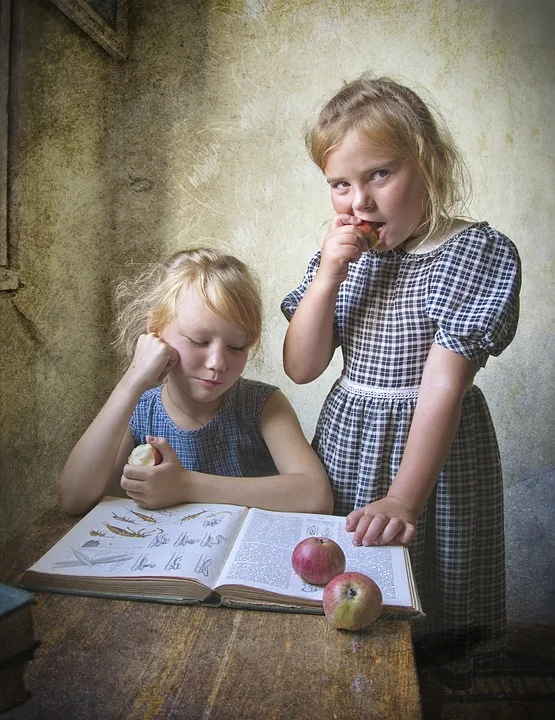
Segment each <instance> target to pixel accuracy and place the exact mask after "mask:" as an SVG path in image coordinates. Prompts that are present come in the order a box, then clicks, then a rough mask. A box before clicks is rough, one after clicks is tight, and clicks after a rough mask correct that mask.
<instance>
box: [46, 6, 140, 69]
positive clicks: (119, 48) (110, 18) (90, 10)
mask: <svg viewBox="0 0 555 720" xmlns="http://www.w3.org/2000/svg"><path fill="white" fill-rule="evenodd" d="M51 2H52V3H53V4H54V5H56V7H58V8H59V9H60V10H61V11H62V12H63V13H64V15H67V17H68V18H70V19H71V20H73V22H74V23H75V24H76V25H78V26H79V27H80V28H81V30H83V31H84V32H85V33H87V35H88V36H89V37H91V38H92V39H93V40H94V41H95V42H96V43H98V44H99V45H100V46H101V47H103V48H104V50H106V52H108V53H109V54H110V55H112V57H114V58H117V59H118V60H125V58H126V57H127V55H128V0H51Z"/></svg>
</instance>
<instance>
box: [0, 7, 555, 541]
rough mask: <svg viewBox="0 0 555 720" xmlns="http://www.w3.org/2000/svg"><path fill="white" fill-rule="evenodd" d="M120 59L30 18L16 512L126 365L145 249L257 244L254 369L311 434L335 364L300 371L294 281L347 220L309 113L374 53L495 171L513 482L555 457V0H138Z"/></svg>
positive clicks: (8, 468) (378, 65) (489, 376)
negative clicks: (330, 229)
mask: <svg viewBox="0 0 555 720" xmlns="http://www.w3.org/2000/svg"><path fill="white" fill-rule="evenodd" d="M131 4H132V15H131V28H130V29H131V53H130V57H129V59H128V60H127V61H125V62H122V63H120V62H118V61H115V60H113V59H112V58H110V57H109V56H108V55H107V54H106V53H105V52H104V51H103V50H102V49H101V48H99V47H98V46H96V45H95V44H94V43H93V42H92V41H91V40H90V39H89V38H88V37H87V36H85V34H84V33H82V32H81V31H80V30H79V29H78V28H76V27H75V26H74V25H73V24H72V23H71V22H70V21H69V20H67V19H66V18H65V17H64V16H63V15H62V14H61V13H60V11H59V10H58V9H57V8H56V7H54V6H53V5H52V4H51V3H49V2H48V1H47V0H28V1H27V2H25V3H24V6H25V10H24V17H23V28H24V36H23V48H22V52H23V78H22V87H21V153H20V169H19V178H18V184H17V189H18V197H17V211H18V217H19V225H20V229H19V247H18V257H17V261H18V265H19V269H20V276H21V280H22V287H21V289H20V290H19V291H18V292H17V293H16V294H15V295H4V296H0V312H1V317H2V322H1V325H0V342H1V343H2V348H3V350H2V355H1V358H0V369H1V373H2V424H1V437H0V448H1V452H2V476H3V477H2V527H3V528H4V530H5V531H6V530H8V529H9V527H10V524H11V523H12V522H16V521H19V519H20V518H21V517H22V516H23V513H24V508H25V507H27V505H28V506H29V508H30V514H31V515H32V513H33V512H36V511H37V510H38V509H39V508H40V507H41V506H43V505H44V504H45V503H47V502H50V501H52V499H53V493H54V484H55V479H56V477H57V474H58V473H59V471H60V469H61V467H62V465H63V462H64V460H65V458H66V456H67V454H68V452H69V450H70V448H71V446H72V444H73V443H74V442H75V440H76V439H77V437H78V436H79V434H80V433H81V432H82V431H83V429H84V428H85V427H86V425H87V424H88V422H89V421H90V420H91V419H92V417H93V416H94V414H95V413H96V412H97V410H98V409H99V407H100V404H101V403H102V401H103V399H104V398H105V397H106V393H107V392H108V390H109V388H110V386H111V385H112V383H113V382H114V377H115V374H114V373H115V369H114V362H113V356H112V353H111V351H110V348H109V345H108V337H107V330H108V324H109V321H110V319H111V293H112V289H113V285H114V283H115V282H116V281H117V280H118V278H120V277H121V276H122V274H123V273H125V272H127V270H128V265H127V264H128V263H129V262H131V261H132V262H134V263H137V262H143V261H145V260H146V259H148V258H150V257H151V256H152V255H154V254H156V255H158V254H159V253H162V254H164V253H166V252H168V251H172V250H174V249H177V248H178V247H179V246H181V245H182V244H186V243H191V242H195V243H196V242H206V243H213V244H215V245H217V246H218V247H223V248H225V249H226V250H228V251H230V252H233V253H235V254H237V255H239V256H240V257H242V258H244V259H246V260H249V261H250V262H251V263H252V265H253V266H254V268H255V269H256V270H257V272H258V274H259V275H260V277H261V278H262V279H263V284H264V300H265V314H266V321H267V331H266V334H265V342H264V348H263V352H262V353H261V354H260V356H259V357H258V358H257V359H256V360H255V362H254V363H253V364H252V365H251V368H250V371H249V373H250V375H252V376H255V377H260V378H263V379H265V380H268V381H270V382H275V383H277V384H279V385H280V386H281V387H282V388H283V389H284V391H285V392H286V393H287V394H288V395H289V396H290V398H291V399H292V400H293V402H294V404H295V406H296V407H297V409H298V412H299V414H300V417H301V420H302V423H303V426H304V428H305V430H306V433H307V435H308V436H311V434H312V431H313V429H314V426H315V423H316V417H317V413H318V410H319V407H320V405H321V402H322V401H323V399H324V396H325V393H326V391H327V389H328V388H329V386H330V384H331V382H332V380H333V378H334V377H335V375H336V374H337V373H338V372H339V369H340V364H339V360H337V361H336V362H334V364H333V367H331V368H330V369H329V370H328V371H327V372H326V374H325V376H324V377H322V378H321V379H320V380H319V381H317V382H315V383H313V384H311V385H309V386H305V387H296V386H294V385H293V384H292V383H290V382H289V381H288V380H287V379H286V378H285V376H284V374H283V371H282V367H281V345H282V339H283V334H284V332H285V329H286V323H285V320H284V319H283V318H282V317H281V315H280V312H279V303H280V301H281V299H282V297H283V296H284V295H285V294H286V293H287V292H288V291H289V290H290V289H291V288H292V287H293V286H294V285H295V284H296V283H297V282H298V280H299V278H300V277H301V275H302V273H303V270H304V267H305V265H306V262H307V260H308V258H309V257H310V255H311V254H312V253H313V252H314V250H315V249H316V248H317V247H318V244H319V242H320V240H321V238H322V235H323V228H322V226H323V224H324V223H325V222H326V221H327V220H328V219H329V218H330V215H331V211H330V202H329V198H328V195H327V190H326V186H325V183H324V181H323V179H322V178H321V176H320V174H319V172H318V171H317V170H316V169H315V168H313V167H312V166H311V164H310V162H309V161H308V159H307V157H306V156H305V151H304V146H303V141H302V131H301V126H302V123H303V121H304V120H305V118H306V117H307V116H308V115H309V114H310V113H311V112H312V111H313V109H314V108H316V107H317V106H318V105H319V104H320V102H321V100H322V99H323V98H324V97H326V96H328V95H329V94H330V92H332V91H333V90H334V89H335V88H337V87H338V85H339V84H340V83H341V82H342V81H343V80H345V79H351V78H353V77H354V76H355V75H357V74H358V73H359V72H361V71H362V70H364V69H367V68H371V69H373V70H375V71H376V72H378V73H381V74H392V75H395V76H396V77H398V78H401V79H402V80H403V79H405V80H406V81H407V82H409V83H410V84H412V86H413V87H415V88H416V89H419V88H425V90H423V93H424V94H425V96H426V97H428V95H427V93H428V92H429V93H431V96H432V97H433V98H435V100H436V102H437V104H438V105H439V107H440V108H441V110H442V112H443V113H444V115H445V116H446V118H447V120H448V122H449V123H450V124H451V126H452V129H453V131H454V134H455V136H456V138H457V140H458V142H459V144H460V145H461V146H462V148H463V150H464V151H465V153H466V155H467V159H468V162H469V165H470V169H471V172H472V174H473V177H474V182H475V202H474V212H475V215H476V216H479V217H480V218H482V219H483V218H486V219H488V220H489V221H490V222H491V223H492V224H494V225H496V226H497V227H498V228H499V229H500V230H502V231H504V232H505V233H506V234H508V235H509V236H510V237H511V238H512V239H513V240H514V241H515V242H516V244H517V245H518V247H519V249H520V252H521V254H522V258H523V263H524V286H523V293H522V321H521V325H520V329H519V332H518V335H517V338H516V340H515V341H514V343H513V344H512V345H511V347H510V348H509V349H508V350H507V351H506V353H504V354H503V355H502V356H501V357H500V358H499V359H493V360H492V361H491V362H490V365H489V366H488V368H487V369H486V370H484V371H482V372H481V373H480V374H479V376H478V384H480V385H481V386H482V387H483V389H484V390H485V392H486V395H487V396H488V399H489V401H490V406H491V409H492V413H493V416H494V419H495V422H496V425H497V428H498V432H499V439H500V443H501V450H502V455H503V459H504V462H505V467H506V476H507V482H508V483H509V484H512V483H514V482H516V481H518V480H519V479H521V478H523V477H527V476H529V475H531V474H532V473H534V472H537V471H539V470H540V469H542V468H545V467H548V466H550V465H552V464H553V462H554V452H553V431H552V428H553V425H554V420H555V417H554V416H555V413H554V407H553V397H554V394H553V385H554V378H553V360H552V352H551V347H552V341H553V302H554V300H553V296H552V294H550V292H549V291H550V289H551V288H552V287H553V243H552V242H551V234H552V233H553V230H554V229H555V202H554V200H555V198H554V192H555V191H554V183H553V177H554V172H553V170H554V167H553V166H554V158H553V147H554V146H555V142H554V136H553V129H552V123H551V119H552V118H551V116H552V108H553V101H554V95H555V77H554V75H555V62H554V60H555V58H554V50H553V41H552V38H553V36H554V30H555V28H554V22H553V17H552V14H551V12H550V8H549V6H550V3H549V1H548V0H532V1H531V2H528V3H522V2H519V1H517V0H468V1H467V2H464V3H463V2H458V1H457V0H444V1H441V0H435V1H433V0H422V1H421V2H419V3H414V2H412V1H410V0H390V1H389V2H377V1H376V2H372V3H369V2H367V1H366V0H343V2H341V1H340V2H333V3H332V2H316V1H310V0H309V1H306V0H303V1H302V2H301V0H290V1H285V0H281V1H280V0H276V1H275V2H272V1H271V0H245V1H244V2H242V1H241V0H212V1H210V2H200V1H197V2H195V1H193V0H191V1H189V2H182V1H181V0H173V1H172V0H165V1H163V0H135V2H133V3H131Z"/></svg>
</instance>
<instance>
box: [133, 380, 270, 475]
mask: <svg viewBox="0 0 555 720" xmlns="http://www.w3.org/2000/svg"><path fill="white" fill-rule="evenodd" d="M162 387H163V386H162V385H159V386H157V387H154V388H150V389H149V390H146V391H145V392H144V393H143V394H142V395H141V397H140V399H139V402H138V403H137V406H136V407H135V410H134V411H133V415H132V416H131V420H130V423H129V425H130V428H131V434H132V436H133V439H134V441H135V443H136V444H137V445H140V444H142V443H144V442H146V436H147V435H153V436H155V437H163V438H165V439H166V440H167V441H168V442H169V443H170V445H171V446H172V448H173V449H174V450H175V452H176V453H177V456H178V457H179V461H180V463H181V465H182V466H183V467H184V468H186V469H187V470H195V471H197V472H203V473H210V474H213V475H225V476H232V477H264V476H270V475H278V471H277V468H276V466H275V464H274V461H273V459H272V456H271V454H270V451H269V450H268V446H267V445H266V443H265V442H264V438H263V437H262V433H261V431H260V416H261V415H262V410H263V409H264V405H265V404H266V401H267V400H268V398H269V397H270V395H271V394H272V393H273V392H274V391H275V390H277V388H276V386H275V385H267V384H266V383H262V382H259V381H257V380H247V379H246V378H239V379H238V380H237V381H236V382H235V383H234V384H233V385H232V386H231V387H230V388H229V390H228V391H227V392H226V393H225V394H224V396H223V399H222V404H221V406H220V409H219V410H218V412H217V413H216V414H215V415H214V417H213V418H212V419H211V420H210V421H209V422H208V423H206V425H204V426H203V427H201V428H198V429H197V430H183V429H182V428H180V427H178V426H177V425H176V424H175V423H174V422H173V420H172V419H171V418H170V416H169V415H168V414H167V412H166V410H165V408H164V405H163V403H162V398H161V393H162Z"/></svg>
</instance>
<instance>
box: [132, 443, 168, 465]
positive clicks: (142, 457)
mask: <svg viewBox="0 0 555 720" xmlns="http://www.w3.org/2000/svg"><path fill="white" fill-rule="evenodd" d="M127 462H128V463H129V465H160V463H161V462H162V454H161V453H160V450H158V448H155V447H152V445H149V444H148V443H145V444H144V445H137V447H136V448H134V450H133V452H132V453H131V455H130V456H129V458H128V459H127Z"/></svg>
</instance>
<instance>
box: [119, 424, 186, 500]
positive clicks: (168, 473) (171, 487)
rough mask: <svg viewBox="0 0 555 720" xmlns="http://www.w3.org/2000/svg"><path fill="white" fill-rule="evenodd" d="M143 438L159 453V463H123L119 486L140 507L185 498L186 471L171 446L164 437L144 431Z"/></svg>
mask: <svg viewBox="0 0 555 720" xmlns="http://www.w3.org/2000/svg"><path fill="white" fill-rule="evenodd" d="M146 439H147V442H148V443H149V444H150V445H152V446H153V447H155V448H158V450H159V451H160V453H161V455H162V462H161V463H160V464H159V465H154V466H150V467H145V466H140V465H125V467H124V468H123V475H122V476H121V482H120V485H121V487H122V488H123V489H124V490H125V492H126V493H127V495H128V496H129V497H130V498H132V499H133V500H134V501H135V502H136V503H137V505H139V506H140V507H144V508H148V509H149V510H156V509H158V508H164V507H171V506H172V505H177V504H178V503H182V502H186V494H187V492H186V479H187V471H186V470H184V469H183V467H182V465H181V463H180V462H179V458H178V457H177V454H176V452H175V450H174V449H173V448H172V446H171V445H170V444H169V442H168V441H167V440H165V439H164V438H155V437H152V436H150V435H147V438H146Z"/></svg>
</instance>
